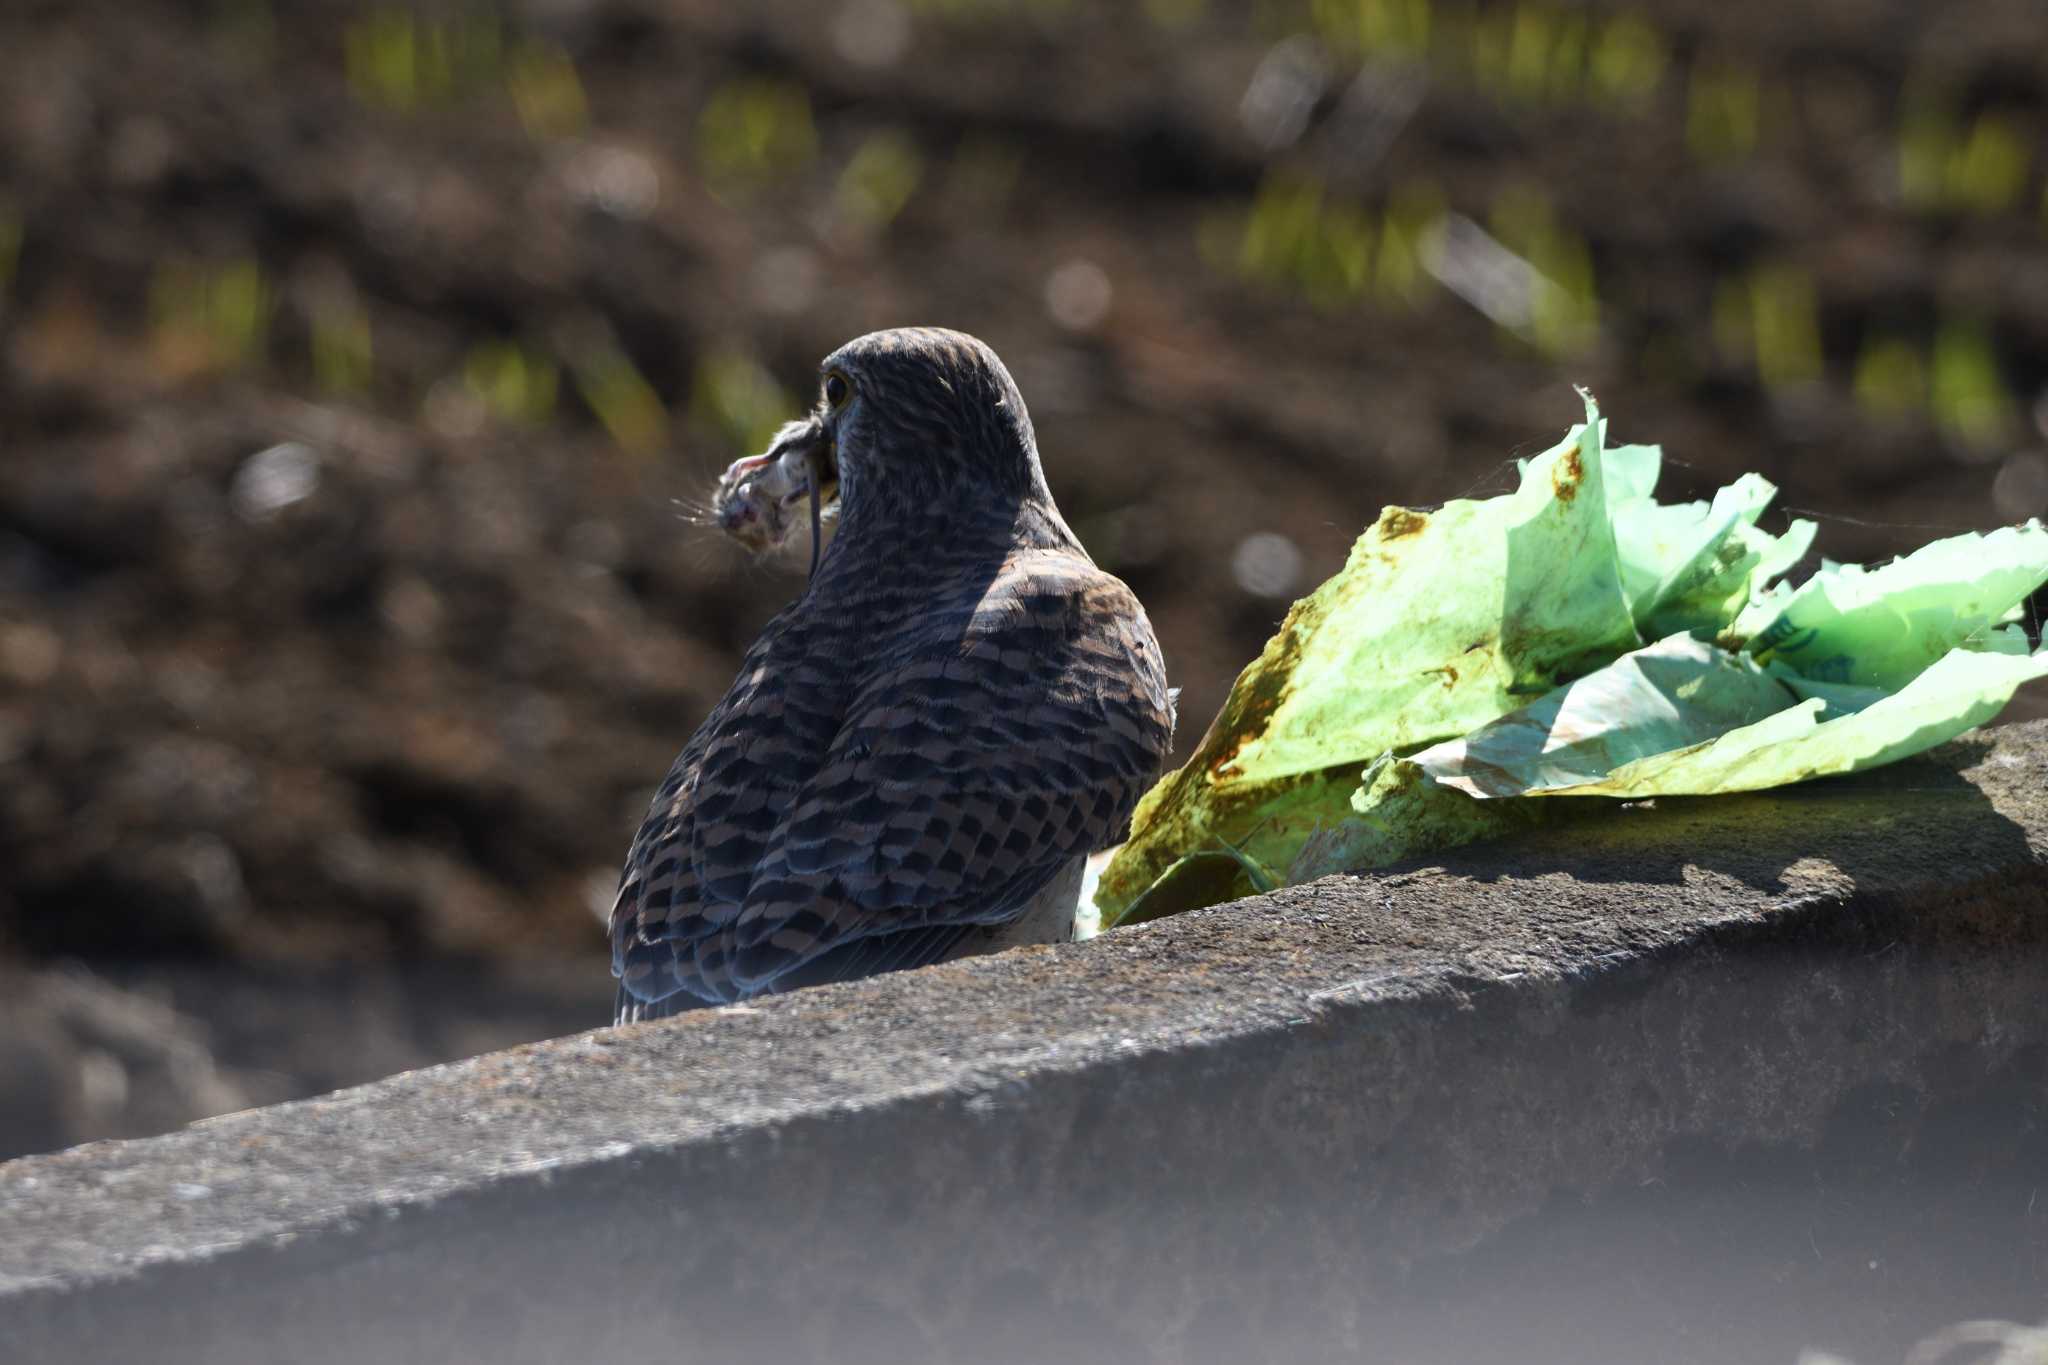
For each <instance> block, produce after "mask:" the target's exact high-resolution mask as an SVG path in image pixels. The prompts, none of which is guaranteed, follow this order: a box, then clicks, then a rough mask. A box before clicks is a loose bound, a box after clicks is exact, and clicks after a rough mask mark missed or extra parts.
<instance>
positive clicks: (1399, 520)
mask: <svg viewBox="0 0 2048 1365" xmlns="http://www.w3.org/2000/svg"><path fill="white" fill-rule="evenodd" d="M1427 525H1429V517H1428V516H1427V515H1425V514H1424V513H1421V512H1412V511H1410V510H1409V509H1407V508H1406V507H1389V508H1386V509H1385V510H1384V511H1382V512H1381V513H1380V521H1379V526H1378V528H1377V529H1378V531H1379V533H1380V539H1381V540H1401V539H1403V538H1405V537H1407V536H1412V535H1419V534H1421V532H1422V528H1423V527H1425V526H1427Z"/></svg>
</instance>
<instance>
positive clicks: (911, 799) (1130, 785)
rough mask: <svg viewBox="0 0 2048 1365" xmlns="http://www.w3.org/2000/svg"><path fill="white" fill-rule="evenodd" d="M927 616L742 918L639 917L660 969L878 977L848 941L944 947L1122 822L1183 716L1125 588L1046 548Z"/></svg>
mask: <svg viewBox="0 0 2048 1365" xmlns="http://www.w3.org/2000/svg"><path fill="white" fill-rule="evenodd" d="M931 626H932V628H931V629H930V630H929V631H928V632H926V633H925V634H924V635H923V637H922V638H921V639H920V641H919V643H918V645H917V647H916V648H913V649H910V650H907V651H905V652H904V654H903V655H902V657H901V658H900V660H899V661H898V662H897V663H896V664H895V665H894V666H892V667H888V668H885V669H883V670H881V671H880V672H878V673H877V674H875V675H872V676H870V677H869V678H868V679H867V680H866V682H865V685H864V686H863V687H862V688H861V689H860V691H859V693H858V694H857V695H856V696H855V697H854V698H853V700H852V704H851V705H850V706H849V707H848V709H847V711H846V714H845V716H844V718H843V720H842V722H841V724H840V726H839V728H838V731H837V733H836V734H835V735H834V736H833V737H832V739H831V742H830V745H829V747H828V748H827V749H826V750H825V753H824V760H823V762H822V764H820V765H819V766H818V768H817V769H816V771H815V772H814V773H813V774H812V775H811V776H810V777H809V778H808V779H807V780H806V781H804V782H803V783H802V784H801V785H800V786H799V787H798V788H797V790H796V791H795V793H794V799H793V800H791V801H790V802H789V804H788V806H787V808H786V811H785V813H784V814H783V815H782V817H781V819H780V820H779V821H778V822H777V823H776V825H775V827H774V829H773V830H772V831H771V832H770V833H769V834H768V837H767V838H766V840H765V842H764V845H763V847H764V850H765V851H764V854H763V856H762V858H761V860H760V862H759V864H758V865H757V866H756V867H755V869H754V871H753V876H752V879H751V881H750V883H749V885H748V887H747V890H746V894H745V898H744V902H743V903H742V904H741V905H740V906H738V907H737V913H725V912H724V911H714V912H713V913H703V911H702V910H701V909H700V911H699V912H698V913H694V914H692V913H685V914H680V915H678V914H671V915H670V916H669V917H668V918H667V919H666V920H665V921H663V922H662V924H660V925H659V926H649V925H648V924H647V923H646V922H645V920H644V919H643V921H642V923H641V926H640V932H639V935H638V937H639V939H640V940H642V942H641V944H640V946H641V947H643V948H644V949H645V950H647V951H648V952H650V953H652V952H657V951H663V950H665V951H666V952H667V953H668V954H670V955H671V956H670V961H669V962H668V963H667V964H664V966H663V968H662V969H661V970H662V971H664V972H665V973H667V974H671V975H673V976H674V977H675V978H676V979H678V980H681V981H684V982H686V983H687V988H688V989H690V990H691V991H692V992H694V993H696V994H699V995H701V996H703V997H705V998H708V999H717V1000H731V999H740V998H744V997H746V996H749V995H753V994H758V993H760V992H762V991H766V990H774V989H778V988H779V985H780V984H781V983H783V982H785V981H789V980H792V979H801V980H803V981H804V982H805V983H806V984H809V983H810V982H811V980H812V978H813V977H814V976H815V975H816V972H815V971H806V970H805V969H806V968H807V967H815V968H818V969H824V970H828V971H829V970H831V968H832V965H833V963H834V962H838V961H843V962H845V963H846V970H845V971H844V973H843V975H845V976H852V975H867V974H870V973H871V972H872V971H874V970H877V968H875V967H874V966H873V965H872V964H864V962H863V959H864V958H866V957H867V956H869V955H870V954H868V953H865V952H861V951H856V950H852V949H849V948H848V947H847V945H851V944H855V943H857V942H858V941H860V940H863V939H868V938H877V939H883V940H887V942H885V943H878V944H877V945H875V949H876V951H877V953H878V954H879V955H881V956H883V957H886V958H888V965H889V966H900V965H916V964H917V963H919V962H922V961H927V960H936V958H937V957H938V956H943V954H944V952H945V951H947V950H948V949H950V947H951V946H952V945H953V944H954V943H955V942H957V941H958V937H959V933H960V932H964V931H965V930H966V929H968V928H970V927H972V926H974V925H977V924H999V923H1002V922H1004V921H1006V920H1008V919H1010V918H1012V917H1014V916H1015V915H1017V914H1020V913H1022V911H1023V910H1024V908H1025V906H1026V905H1027V904H1028V903H1029V902H1030V900H1031V897H1032V896H1033V895H1034V894H1035V893H1036V892H1037V891H1038V890H1039V889H1040V888H1041V887H1042V886H1043V885H1044V884H1045V883H1046V882H1047V881H1048V880H1050V879H1051V878H1052V877H1053V876H1054V875H1055V874H1056V873H1057V872H1058V871H1059V869H1060V868H1061V867H1062V866H1063V865H1064V864H1065V863H1066V862H1067V861H1068V860H1069V859H1071V858H1073V857H1076V856H1079V855H1083V854H1086V853H1088V852H1090V851H1092V850H1094V849H1096V848H1099V847H1102V846H1104V845H1106V844H1108V843H1110V842H1113V841H1114V840H1115V838H1117V837H1118V835H1119V834H1120V833H1121V832H1122V830H1123V827H1124V825H1125V823H1126V822H1127V821H1128V819H1129V818H1130V812H1131V808H1132V807H1133V806H1134V805H1135V804H1136V803H1137V800H1138V797H1139V796H1140V795H1142V794H1143V792H1144V790H1145V788H1146V787H1147V786H1148V785H1149V784H1150V783H1151V781H1152V780H1153V779H1154V778H1155V777H1156V776H1157V775H1158V771H1159V766H1160V761H1161V759H1162V758H1163V756H1164V754H1165V751H1166V746H1167V743H1168V742H1169V739H1170V737H1171V726H1172V721H1171V710H1170V703H1169V701H1168V699H1167V695H1166V684H1165V670H1164V667H1163V665H1162V663H1161V661H1160V658H1159V650H1158V645H1157V644H1156V642H1155V641H1154V640H1153V638H1152V632H1151V628H1150V626H1149V624H1148V623H1147V622H1146V620H1145V616H1144V612H1143V610H1142V608H1140V607H1139V606H1138V603H1137V601H1136V599H1135V598H1134V597H1132V596H1131V593H1130V590H1129V589H1128V588H1126V587H1125V586H1124V585H1123V584H1122V583H1120V582H1118V581H1117V580H1116V579H1114V578H1111V577H1109V576H1108V575H1106V574H1103V573H1101V572H1100V571H1099V570H1097V569H1095V568H1094V566H1093V565H1090V564H1088V563H1087V562H1086V561H1084V560H1079V559H1075V558H1072V557H1068V556H1063V555H1052V554H1045V553H1034V554H1030V555H1027V556H1023V557H1021V558H1020V559H1019V560H1016V561H1013V562H1012V564H1011V565H1009V566H1008V567H1006V569H1005V571H1004V572H1003V573H1001V574H999V575H997V576H996V577H995V578H994V579H993V580H992V581H991V582H990V584H989V586H988V588H987V591H986V592H985V593H983V594H982V595H981V596H980V598H979V600H978V601H977V602H976V603H975V604H974V606H973V608H972V609H971V611H969V612H967V613H965V614H962V615H959V616H954V617H951V618H947V617H940V618H937V619H935V620H934V621H933V622H932V623H931ZM724 909H725V910H730V909H731V907H725V908H724ZM650 928H653V932H652V933H650V932H649V929H650ZM632 955H633V954H631V953H629V955H628V956H629V957H630V956H632Z"/></svg>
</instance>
